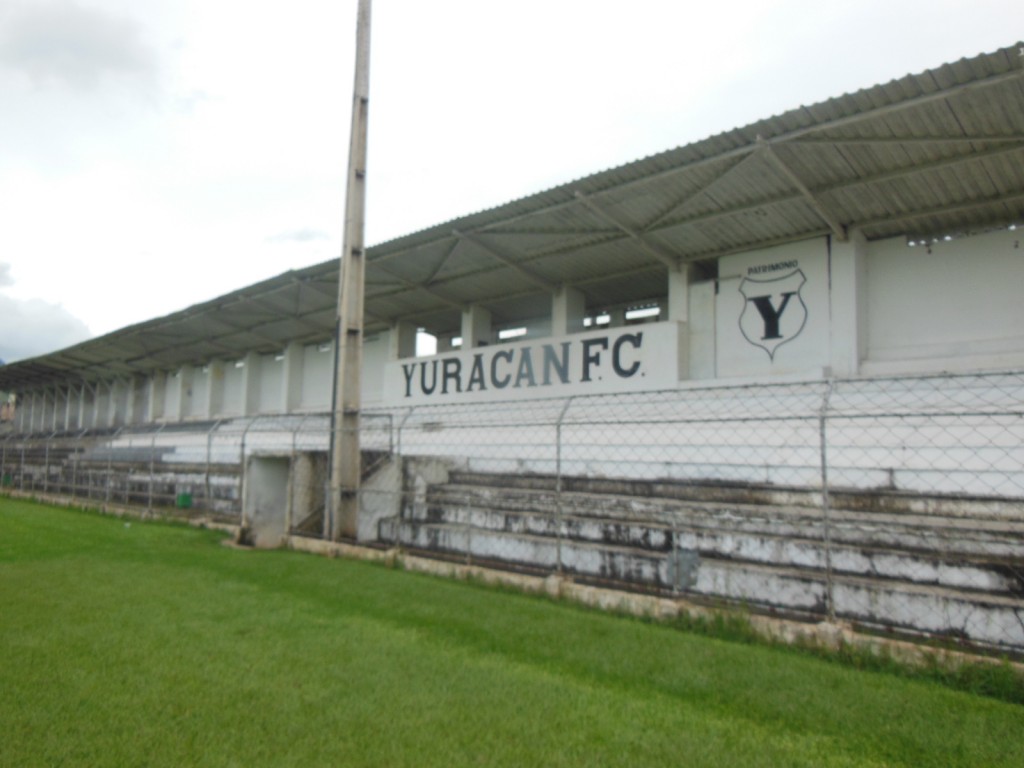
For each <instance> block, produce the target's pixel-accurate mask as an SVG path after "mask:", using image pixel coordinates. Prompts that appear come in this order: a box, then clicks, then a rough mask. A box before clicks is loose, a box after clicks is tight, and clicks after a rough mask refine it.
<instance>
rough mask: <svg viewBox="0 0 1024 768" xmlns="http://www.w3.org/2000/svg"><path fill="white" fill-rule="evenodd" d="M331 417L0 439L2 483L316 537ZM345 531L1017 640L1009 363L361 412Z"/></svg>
mask: <svg viewBox="0 0 1024 768" xmlns="http://www.w3.org/2000/svg"><path fill="white" fill-rule="evenodd" d="M330 430H331V422H330V417H329V415H326V414H313V415H305V416H302V415H296V416H276V417H275V416H263V417H256V418H247V419H232V420H227V421H215V422H205V423H189V424H178V425H166V426H154V427H151V428H145V429H144V428H132V429H122V430H116V431H115V430H111V431H107V432H90V433H79V434H74V435H45V436H41V435H36V436H8V437H7V438H6V439H3V440H2V441H0V451H2V454H0V464H2V466H0V477H2V482H3V485H4V486H5V487H7V488H9V489H13V490H18V491H22V492H24V493H31V494H37V495H48V494H60V495H64V496H71V497H74V498H78V499H82V500H85V501H89V502H90V503H106V504H125V505H131V506H135V507H143V508H145V509H151V510H153V509H158V508H167V507H176V508H177V509H178V510H179V511H181V512H183V513H184V512H187V513H189V514H204V515H211V516H214V517H221V518H223V519H226V520H231V521H233V522H236V523H240V524H241V527H242V529H243V531H249V532H250V536H251V538H252V540H253V541H254V543H261V537H262V543H266V544H269V545H273V544H274V543H276V542H279V541H280V539H281V537H282V536H284V535H287V534H289V533H290V534H293V535H309V536H322V535H324V532H325V531H326V530H328V528H327V526H328V524H329V517H330V515H329V514H328V513H327V503H328V499H329V498H330V493H329V488H328V467H329V461H328V454H329V443H330V440H329V438H330ZM360 442H361V446H362V449H363V481H362V489H361V498H360V508H361V512H360V519H359V531H358V537H359V539H360V541H362V542H364V543H367V544H371V545H381V546H390V547H401V548H405V549H409V550H412V551H415V552H417V553H419V554H426V555H429V556H433V557H440V558H447V559H453V560H457V561H459V562H465V563H471V564H479V565H484V566H489V567H499V568H506V569H514V570H520V571H524V572H530V573H537V574H561V575H563V576H565V577H568V578H572V579H575V580H577V581H582V582H588V583H594V584H601V585H607V586H613V587H618V588H626V589H631V590H644V591H650V592H654V593H660V594H666V595H675V596H680V597H685V598H687V599H688V600H691V601H694V602H699V603H706V604H710V605H729V606H742V607H744V608H745V609H748V610H753V611H758V612H766V613H771V614H776V615H780V616H787V617H794V618H805V619H810V620H820V619H826V618H827V619H831V620H841V621H846V622H850V623H852V624H854V625H855V626H857V627H858V628H860V629H862V630H867V631H877V632H884V633H894V634H898V635H900V636H914V635H917V636H925V637H929V638H936V637H937V638H945V639H947V640H950V641H953V642H958V643H963V644H965V645H970V646H973V647H980V648H989V649H995V650H1000V651H1009V652H1013V653H1022V652H1024V373H1022V372H1011V373H998V374H984V375H957V376H952V375H950V376H930V377H913V378H910V377H906V378H889V379H856V380H835V381H816V382H793V383H776V384H756V385H754V384H750V385H736V386H713V387H712V386H692V387H686V388H681V389H678V390H672V391H663V392H649V393H639V394H619V395H601V396H586V397H583V396H580V397H565V398H553V399H537V400H520V401H516V402H498V403H476V404H465V403H463V404H456V403H449V404H438V405H430V406H415V407H406V408H391V409H376V410H371V411H367V412H365V413H364V414H363V416H362V422H361V430H360Z"/></svg>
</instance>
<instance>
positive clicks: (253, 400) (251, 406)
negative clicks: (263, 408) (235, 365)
mask: <svg viewBox="0 0 1024 768" xmlns="http://www.w3.org/2000/svg"><path fill="white" fill-rule="evenodd" d="M242 362H243V363H244V365H243V367H242V415H243V416H252V415H254V414H255V413H256V412H257V411H258V410H259V407H260V356H259V355H257V354H256V353H255V352H250V353H249V354H247V355H246V356H245V357H244V358H243V361H242Z"/></svg>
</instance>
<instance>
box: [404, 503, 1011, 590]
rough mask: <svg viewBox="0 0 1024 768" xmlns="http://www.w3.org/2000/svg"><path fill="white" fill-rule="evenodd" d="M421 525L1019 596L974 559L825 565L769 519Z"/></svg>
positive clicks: (836, 544)
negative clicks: (743, 522)
mask: <svg viewBox="0 0 1024 768" xmlns="http://www.w3.org/2000/svg"><path fill="white" fill-rule="evenodd" d="M409 515H410V518H411V519H412V520H414V521H418V522H421V523H427V524H430V523H435V524H448V525H455V526H470V527H473V528H475V529H479V530H482V531H491V532H499V533H505V534H520V535H533V536H547V537H554V538H558V537H561V538H562V539H563V540H573V541H581V542H587V543H593V544H608V545H614V546H620V547H630V548H633V549H636V550H641V551H643V550H651V551H655V552H668V551H670V550H676V549H681V550H685V551H688V552H695V553H698V554H699V555H700V556H701V557H705V558H706V557H713V558H718V559H727V560H732V561H737V562H750V563H756V564H763V565H771V564H784V565H787V566H792V567H795V568H810V569H815V570H824V569H825V568H827V567H831V568H832V569H833V570H834V571H835V572H837V573H847V574H851V575H858V574H864V573H870V574H872V576H873V577H874V578H879V579H895V580H905V581H908V582H914V583H919V584H933V585H941V586H946V587H951V588H957V589H966V590H979V591H983V592H989V593H1002V594H1015V593H1024V568H1017V569H1014V568H1012V567H1008V564H1007V563H1006V562H1005V561H1002V560H999V559H993V558H991V557H982V556H973V557H969V556H964V555H962V554H954V555H950V554H949V553H948V552H945V551H942V550H931V551H929V550H924V549H922V550H918V551H907V550H905V549H895V548H891V547H878V546H874V545H866V544H864V543H863V542H855V543H853V544H849V543H846V542H844V541H843V540H841V539H839V538H836V537H833V538H832V540H831V550H830V551H831V562H828V561H827V557H826V549H825V546H824V540H823V537H814V536H811V535H810V532H809V531H807V530H805V531H803V532H801V533H799V534H798V533H796V532H786V533H785V534H780V533H779V532H778V531H777V530H775V528H773V526H772V525H771V522H772V521H771V520H766V521H762V523H763V524H762V525H760V526H758V527H756V528H752V527H748V528H747V529H743V528H740V527H737V526H735V525H733V524H731V523H728V524H725V523H723V521H721V520H719V521H718V525H717V526H696V525H693V524H692V520H690V519H687V518H683V519H681V520H680V521H678V522H677V523H676V524H675V525H674V526H666V525H661V524H657V523H650V522H641V521H627V520H617V519H612V518H608V517H602V516H581V515H562V516H561V517H557V516H555V515H552V514H551V513H549V512H544V511H538V510H522V509H505V508H500V507H496V506H486V507H485V506H483V505H472V506H466V505H436V504H435V505H431V506H427V507H423V508H419V509H417V508H412V509H410V510H409Z"/></svg>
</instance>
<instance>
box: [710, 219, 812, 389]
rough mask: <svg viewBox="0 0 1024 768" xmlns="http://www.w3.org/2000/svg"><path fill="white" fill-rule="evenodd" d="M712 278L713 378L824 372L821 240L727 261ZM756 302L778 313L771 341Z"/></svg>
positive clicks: (745, 254)
mask: <svg viewBox="0 0 1024 768" xmlns="http://www.w3.org/2000/svg"><path fill="white" fill-rule="evenodd" d="M718 275H719V277H718V296H717V297H716V301H715V354H716V370H715V373H716V377H718V378H734V377H767V378H771V377H775V376H779V375H793V374H800V375H820V374H821V372H822V371H823V370H824V369H826V368H827V367H828V364H829V328H830V325H829V323H830V319H829V317H830V316H829V249H828V240H827V239H826V238H818V239H815V240H807V241H804V242H801V243H792V244H790V245H785V246H779V247H777V248H769V249H765V250H757V251H750V252H748V253H741V254H736V255H734V256H725V257H723V258H722V259H720V260H719V262H718ZM787 295H789V298H788V299H787V298H785V297H786V296H787ZM755 300H762V301H763V304H762V306H763V307H764V311H767V312H775V313H777V323H778V328H776V329H772V331H773V334H774V335H773V337H771V338H769V337H768V336H767V335H766V334H768V333H769V329H768V327H767V326H768V322H767V320H766V319H765V318H764V316H763V315H762V314H761V310H760V309H759V306H758V304H757V302H756V301H755Z"/></svg>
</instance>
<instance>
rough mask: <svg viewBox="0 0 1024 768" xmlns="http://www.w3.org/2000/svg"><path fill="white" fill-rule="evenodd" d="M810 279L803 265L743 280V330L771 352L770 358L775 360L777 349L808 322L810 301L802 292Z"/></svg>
mask: <svg viewBox="0 0 1024 768" xmlns="http://www.w3.org/2000/svg"><path fill="white" fill-rule="evenodd" d="M806 282H807V278H806V277H805V276H804V273H803V271H802V270H800V269H795V270H793V271H792V272H789V273H787V274H785V275H781V276H780V277H773V278H769V279H758V278H753V277H745V278H743V280H741V281H740V288H739V290H740V293H741V294H743V298H744V302H743V312H742V313H740V331H741V332H742V333H743V336H744V338H745V339H746V340H747V341H749V342H750V343H751V344H753V345H754V346H755V347H760V348H761V349H763V350H764V351H765V352H767V353H768V358H769V359H770V360H775V351H776V350H777V349H778V348H779V347H781V346H782V345H783V344H785V343H786V342H789V341H792V340H793V339H795V338H796V337H797V336H799V335H800V332H801V331H802V330H803V329H804V326H805V325H806V324H807V305H806V304H804V300H803V297H802V296H801V295H800V289H801V288H803V286H804V283H806Z"/></svg>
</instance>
